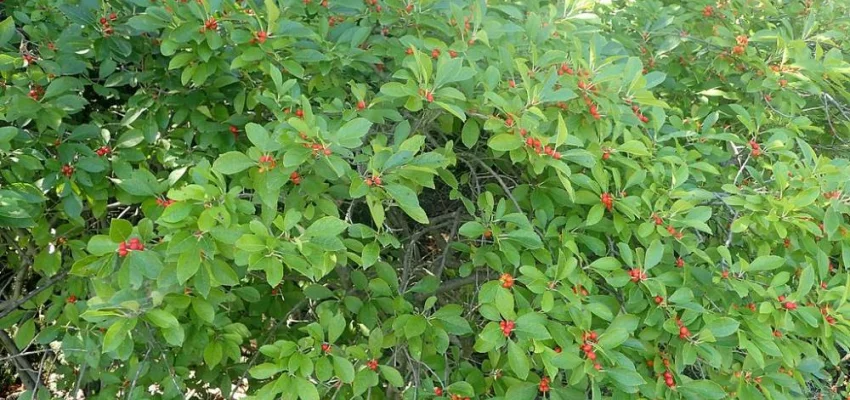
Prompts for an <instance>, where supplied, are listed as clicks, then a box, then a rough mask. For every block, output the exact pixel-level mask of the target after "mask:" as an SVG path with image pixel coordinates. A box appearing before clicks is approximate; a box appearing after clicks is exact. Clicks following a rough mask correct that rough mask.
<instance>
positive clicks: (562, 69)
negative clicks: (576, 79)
mask: <svg viewBox="0 0 850 400" xmlns="http://www.w3.org/2000/svg"><path fill="white" fill-rule="evenodd" d="M574 73H575V71H573V69H572V68H570V66H569V65H568V64H567V63H563V64H561V67H560V68H558V75H564V74H567V75H572V74H574Z"/></svg>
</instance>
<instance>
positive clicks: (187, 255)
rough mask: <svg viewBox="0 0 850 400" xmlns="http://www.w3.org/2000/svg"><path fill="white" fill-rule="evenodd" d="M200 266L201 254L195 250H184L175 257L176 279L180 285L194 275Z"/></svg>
mask: <svg viewBox="0 0 850 400" xmlns="http://www.w3.org/2000/svg"><path fill="white" fill-rule="evenodd" d="M200 268H201V255H200V254H198V252H197V251H194V250H193V251H186V252H183V253H181V254H180V257H179V258H178V259H177V281H178V282H180V284H181V285H182V284H183V283H186V281H188V280H189V278H191V277H193V276H195V274H196V273H197V272H198V269H200Z"/></svg>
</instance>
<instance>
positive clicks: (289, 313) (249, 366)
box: [230, 299, 307, 400]
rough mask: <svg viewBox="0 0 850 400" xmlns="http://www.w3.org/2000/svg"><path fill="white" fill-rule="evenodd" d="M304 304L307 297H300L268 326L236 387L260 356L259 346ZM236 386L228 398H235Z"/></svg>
mask: <svg viewBox="0 0 850 400" xmlns="http://www.w3.org/2000/svg"><path fill="white" fill-rule="evenodd" d="M305 306H307V299H301V300H300V301H299V302H298V303H295V305H294V306H292V309H290V310H289V312H287V313H286V315H284V316H283V318H281V319H280V320H279V321H277V322H276V323H275V324H274V325H272V327H271V328H269V330H268V333H267V334H266V338H265V339H263V343H258V344H257V351H256V352H255V353H254V355H253V356H251V360H249V361H248V365H246V366H245V372H243V373H242V376H240V377H239V381H238V382H237V384H236V388H238V387H239V384H240V383H242V382H243V381H244V380H245V377H246V376H248V371H249V370H250V369H251V366H253V365H254V363H256V362H257V357H259V356H260V350H259V349H260V348H261V347H263V346H265V345H266V344H267V343H268V342H269V340H271V338H272V336H274V333H275V331H277V329H278V328H280V326H281V325H283V324H284V323H285V322H286V321H288V320H289V317H291V316H292V314H295V312H297V311H300V310H301V309H302V308H304V307H305ZM236 388H234V389H233V392H232V393H230V400H234V399H235V396H236Z"/></svg>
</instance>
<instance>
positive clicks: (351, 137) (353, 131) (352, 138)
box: [336, 118, 372, 149]
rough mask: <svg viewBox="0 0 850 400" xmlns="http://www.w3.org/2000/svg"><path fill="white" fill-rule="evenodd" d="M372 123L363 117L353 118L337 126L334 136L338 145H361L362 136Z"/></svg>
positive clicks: (349, 146) (353, 146) (350, 146)
mask: <svg viewBox="0 0 850 400" xmlns="http://www.w3.org/2000/svg"><path fill="white" fill-rule="evenodd" d="M371 128H372V123H371V122H369V120H367V119H365V118H355V119H353V120H351V121H348V122H346V123H345V125H343V126H342V127H341V128H339V131H337V134H336V138H337V141H338V143H339V145H340V146H342V147H347V148H350V149H352V148H355V147H358V146H360V145H361V143H362V139H363V136H366V134H367V133H369V129H371Z"/></svg>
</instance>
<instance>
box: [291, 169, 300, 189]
mask: <svg viewBox="0 0 850 400" xmlns="http://www.w3.org/2000/svg"><path fill="white" fill-rule="evenodd" d="M289 180H291V181H292V183H293V184H295V185H296V186H297V185H300V184H301V175H299V174H298V171H292V173H291V174H289Z"/></svg>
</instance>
